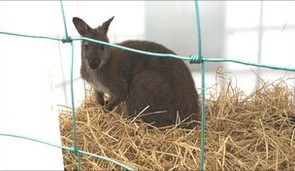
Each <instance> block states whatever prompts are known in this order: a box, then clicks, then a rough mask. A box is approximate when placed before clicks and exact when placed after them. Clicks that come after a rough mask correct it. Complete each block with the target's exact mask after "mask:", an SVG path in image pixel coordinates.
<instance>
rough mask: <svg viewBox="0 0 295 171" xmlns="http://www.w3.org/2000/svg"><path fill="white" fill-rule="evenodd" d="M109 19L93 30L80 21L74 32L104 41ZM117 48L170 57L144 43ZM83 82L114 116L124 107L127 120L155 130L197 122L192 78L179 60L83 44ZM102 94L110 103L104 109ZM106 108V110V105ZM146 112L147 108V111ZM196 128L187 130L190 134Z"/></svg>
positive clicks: (127, 43)
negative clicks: (136, 120)
mask: <svg viewBox="0 0 295 171" xmlns="http://www.w3.org/2000/svg"><path fill="white" fill-rule="evenodd" d="M112 20H113V17H112V18H111V19H109V20H107V21H106V22H104V23H103V24H102V25H101V26H99V27H97V28H95V29H92V28H91V27H89V26H88V25H87V24H86V23H85V22H84V21H83V20H82V19H79V18H76V17H74V18H73V22H74V24H75V26H76V28H77V30H78V32H79V33H80V34H81V35H82V36H85V37H89V38H93V39H97V40H102V41H108V38H107V31H108V28H109V24H110V23H111V21H112ZM119 45H122V46H125V47H130V48H134V49H140V50H144V51H150V52H159V53H170V54H173V52H172V51H171V50H169V49H167V48H166V47H164V46H162V45H160V44H157V43H154V42H148V41H138V40H128V41H124V42H121V43H119ZM81 76H82V78H83V79H84V80H86V81H87V82H88V83H89V84H90V85H91V86H92V87H93V88H94V89H95V90H96V94H97V100H98V102H99V103H100V104H101V105H105V109H106V110H112V109H113V107H115V106H116V105H118V104H120V103H122V102H124V103H123V104H124V106H125V108H124V111H125V114H127V115H129V116H133V115H134V116H135V115H137V114H139V113H140V112H142V110H144V109H145V110H144V112H143V114H142V115H141V117H140V118H142V120H143V121H145V122H148V123H151V124H153V125H154V126H157V127H162V126H167V125H171V124H174V123H175V122H176V119H177V116H179V117H180V118H179V119H181V120H182V119H185V118H188V117H189V119H188V121H195V120H196V117H197V116H196V115H197V114H198V94H197V91H196V89H195V85H194V81H193V79H192V76H191V73H190V71H189V69H188V68H187V66H186V65H185V63H184V62H183V61H182V60H179V59H174V58H168V57H161V58H158V57H152V56H147V55H143V54H138V53H135V52H130V51H126V50H121V49H117V48H113V47H109V46H104V45H100V44H94V43H90V42H86V41H82V65H81ZM104 93H107V94H109V95H110V97H111V99H110V100H109V101H108V102H107V103H106V102H105V101H104V97H103V95H104ZM105 103H106V104H105ZM147 106H148V107H147ZM195 124H196V123H195V122H194V123H191V124H187V125H185V127H187V128H192V127H194V126H196V125H195Z"/></svg>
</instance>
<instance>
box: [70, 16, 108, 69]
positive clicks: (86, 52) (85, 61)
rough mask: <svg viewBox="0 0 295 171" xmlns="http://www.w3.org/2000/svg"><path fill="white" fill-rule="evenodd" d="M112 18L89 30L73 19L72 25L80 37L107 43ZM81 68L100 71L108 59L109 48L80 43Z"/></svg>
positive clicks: (78, 20)
mask: <svg viewBox="0 0 295 171" xmlns="http://www.w3.org/2000/svg"><path fill="white" fill-rule="evenodd" d="M113 19H114V17H112V18H110V19H108V20H107V21H105V22H104V23H103V24H102V25H101V26H98V27H96V28H94V29H93V28H91V27H90V26H89V25H88V24H87V23H86V22H85V21H84V20H82V19H80V18H78V17H74V18H73V23H74V25H75V27H76V29H77V31H78V32H79V34H80V35H81V36H84V37H88V38H91V39H96V40H100V41H104V42H109V39H108V37H107V32H108V30H109V26H110V24H111V22H112V20H113ZM81 51H82V67H86V68H87V69H91V70H97V69H100V68H101V67H102V66H103V65H104V64H105V63H106V62H107V60H108V59H109V57H110V47H109V46H106V45H103V44H97V43H92V42H89V41H82V49H81Z"/></svg>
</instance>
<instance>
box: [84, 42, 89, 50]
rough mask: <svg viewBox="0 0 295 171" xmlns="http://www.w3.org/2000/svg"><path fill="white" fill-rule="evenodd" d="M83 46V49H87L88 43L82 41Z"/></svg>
mask: <svg viewBox="0 0 295 171" xmlns="http://www.w3.org/2000/svg"><path fill="white" fill-rule="evenodd" d="M83 48H84V50H88V49H89V43H87V42H86V43H84V44H83Z"/></svg>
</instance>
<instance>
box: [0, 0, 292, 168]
mask: <svg viewBox="0 0 295 171" xmlns="http://www.w3.org/2000/svg"><path fill="white" fill-rule="evenodd" d="M194 3H195V15H196V26H197V29H196V32H197V40H198V54H197V55H190V56H180V55H175V54H165V53H153V52H147V51H142V50H138V49H132V48H128V47H124V46H120V45H116V44H113V43H108V42H103V41H100V40H94V39H90V38H86V37H81V36H70V35H69V34H68V31H67V25H66V20H65V11H64V7H63V2H62V0H60V7H61V11H62V18H63V24H64V32H65V33H64V36H62V37H52V36H42V35H41V36H40V35H27V34H20V33H12V32H4V31H0V34H6V35H11V36H20V37H27V38H36V39H49V40H54V41H61V42H63V43H70V44H71V64H70V65H71V72H70V85H71V87H70V89H71V104H72V114H73V123H72V124H73V146H72V147H65V146H60V145H56V144H53V143H50V142H46V141H43V140H40V139H37V138H32V137H25V136H21V135H14V134H7V133H1V132H0V136H9V137H15V138H22V139H27V140H30V141H35V142H38V143H43V144H46V145H49V146H52V147H56V148H61V149H65V150H69V151H71V152H73V153H74V154H76V156H77V158H78V162H77V168H78V170H80V165H81V163H80V161H81V154H83V155H89V156H92V157H96V158H100V159H103V160H106V161H108V162H112V163H114V164H117V165H118V166H121V167H122V168H124V169H126V170H135V169H134V168H131V167H129V166H127V165H125V164H123V163H120V162H118V161H116V160H114V159H111V158H109V157H107V156H102V155H96V154H92V153H89V152H87V151H83V150H81V149H79V148H78V147H77V137H76V120H75V119H76V114H75V104H74V88H73V64H74V41H81V40H85V41H90V42H94V43H98V44H104V45H107V46H112V47H115V48H120V49H124V50H127V51H132V52H136V53H141V54H145V55H149V56H151V57H171V58H177V59H181V60H186V61H189V62H190V63H191V64H200V65H201V97H202V98H201V147H200V149H201V152H200V170H204V162H205V123H206V121H205V89H206V87H205V78H206V77H205V75H206V68H205V64H206V63H207V62H232V63H239V64H243V65H250V66H256V67H263V68H269V69H278V70H286V71H295V68H292V67H282V66H274V65H264V64H261V63H256V62H249V61H242V60H235V59H229V58H223V57H218V58H213V57H207V56H203V55H202V39H201V25H200V15H199V4H198V0H195V1H194Z"/></svg>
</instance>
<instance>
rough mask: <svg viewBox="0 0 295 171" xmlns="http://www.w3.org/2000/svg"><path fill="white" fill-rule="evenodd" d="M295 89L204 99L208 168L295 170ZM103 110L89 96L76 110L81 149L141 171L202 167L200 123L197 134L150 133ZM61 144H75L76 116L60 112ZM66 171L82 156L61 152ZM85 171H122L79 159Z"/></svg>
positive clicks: (231, 90) (276, 87)
mask: <svg viewBox="0 0 295 171" xmlns="http://www.w3.org/2000/svg"><path fill="white" fill-rule="evenodd" d="M292 92H293V89H291V88H290V87H288V86H287V85H286V83H285V82H284V81H283V80H278V81H277V82H275V83H270V84H267V83H264V84H263V86H262V88H261V89H259V90H258V91H256V92H253V93H252V94H250V95H248V96H245V95H244V94H243V92H242V91H241V90H239V89H238V88H236V87H233V86H232V85H231V83H229V84H228V85H227V87H226V88H224V89H223V90H222V91H221V92H220V94H218V95H217V96H216V97H214V96H213V95H212V96H211V97H210V98H208V99H207V100H206V154H205V169H206V170H294V168H295V129H294V127H295V125H294V122H293V121H292V117H294V116H295V110H294V106H293V105H292V98H293V94H292ZM121 113H122V112H120V110H117V111H115V112H111V113H107V114H106V113H105V112H104V111H103V110H102V107H101V106H99V105H97V104H96V102H95V98H94V96H93V95H92V94H91V93H90V94H89V96H88V97H87V98H86V99H85V100H84V102H83V103H82V105H81V106H80V107H78V108H77V110H76V115H77V116H76V118H77V139H78V142H77V144H78V147H79V148H80V149H81V150H85V151H88V152H91V153H94V154H98V155H104V156H107V157H110V158H113V159H115V160H117V161H119V162H122V163H124V164H126V165H128V166H129V167H131V168H134V169H136V170H198V169H199V160H200V157H199V156H200V132H201V131H200V123H198V127H197V129H195V130H191V131H189V130H184V129H180V128H176V127H175V126H174V127H173V126H172V127H170V128H167V129H166V130H159V129H156V128H155V129H148V124H146V123H142V122H140V121H136V122H135V121H134V120H132V119H126V117H122V114H121ZM60 128H61V139H62V144H63V145H64V146H72V145H73V140H72V139H73V138H72V137H73V128H72V116H71V112H70V110H69V109H67V108H66V107H63V108H62V109H61V111H60ZM63 157H64V165H65V169H66V170H73V169H76V167H77V158H76V156H75V154H73V153H72V152H70V151H67V150H64V151H63ZM81 157H82V160H81V169H82V170H124V169H122V168H120V167H119V166H117V165H115V164H112V163H110V162H107V161H104V160H101V159H97V158H94V157H91V156H88V155H81Z"/></svg>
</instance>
